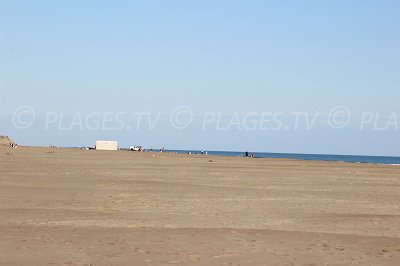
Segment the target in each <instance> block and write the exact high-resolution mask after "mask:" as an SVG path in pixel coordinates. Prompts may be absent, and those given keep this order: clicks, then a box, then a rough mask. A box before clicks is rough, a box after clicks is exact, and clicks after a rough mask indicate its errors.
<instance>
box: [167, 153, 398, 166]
mask: <svg viewBox="0 0 400 266" xmlns="http://www.w3.org/2000/svg"><path fill="white" fill-rule="evenodd" d="M166 152H173V153H178V154H188V153H191V154H201V153H202V152H203V153H205V151H199V150H166ZM207 154H208V155H220V156H233V157H244V156H245V152H236V151H207ZM252 154H254V156H255V158H278V159H296V160H313V161H336V162H349V163H370V164H386V165H399V166H400V157H392V156H365V155H330V154H301V153H270V152H249V155H250V156H251V155H252Z"/></svg>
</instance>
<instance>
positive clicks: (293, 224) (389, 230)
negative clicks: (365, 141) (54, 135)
mask: <svg viewBox="0 0 400 266" xmlns="http://www.w3.org/2000/svg"><path fill="white" fill-rule="evenodd" d="M0 265H40V266H42V265H396V266H397V265H400V167H399V166H391V165H370V164H351V163H341V162H316V161H296V160H280V159H251V158H239V157H220V156H205V155H176V154H168V153H139V152H128V151H93V150H90V151H89V150H77V149H56V148H29V147H18V148H16V149H12V148H5V147H2V148H0Z"/></svg>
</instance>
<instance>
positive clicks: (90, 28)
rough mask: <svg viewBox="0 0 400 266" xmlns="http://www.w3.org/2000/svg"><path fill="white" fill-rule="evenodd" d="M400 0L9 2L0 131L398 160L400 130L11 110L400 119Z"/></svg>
mask: <svg viewBox="0 0 400 266" xmlns="http://www.w3.org/2000/svg"><path fill="white" fill-rule="evenodd" d="M399 32H400V2H399V1H115V2H111V1H11V0H10V1H1V2H0V89H1V99H0V104H1V107H0V108H1V109H0V110H1V115H2V116H1V121H2V123H1V124H0V133H4V134H9V135H11V136H14V138H15V139H16V140H17V141H18V142H19V143H23V144H33V145H41V144H50V143H52V144H56V145H67V146H77V145H91V144H93V142H94V140H96V139H98V138H112V139H118V140H120V142H121V143H122V144H123V145H125V146H128V145H131V144H142V145H144V146H147V147H150V146H153V147H160V146H165V147H168V148H198V149H209V150H213V149H224V150H243V149H249V150H258V151H273V152H305V153H342V154H381V155H400V144H399V143H400V141H399V137H400V131H398V130H384V131H382V130H381V131H373V130H369V131H368V130H367V131H365V130H364V131H360V130H358V129H357V121H355V122H354V124H353V126H350V127H348V128H346V129H343V130H332V129H330V128H328V127H324V125H323V124H321V125H318V126H317V127H316V128H315V129H314V130H311V131H301V130H300V131H294V130H288V131H282V130H281V131H276V132H265V131H250V132H249V131H243V130H241V131H240V130H239V131H235V130H233V131H232V130H228V131H224V132H220V131H217V130H206V131H199V130H198V128H197V129H196V127H195V126H193V127H190V128H187V129H186V130H179V131H177V130H172V129H170V128H168V126H167V125H160V126H159V127H157V128H156V130H139V131H135V130H120V131H112V132H110V131H107V132H104V131H96V130H80V129H78V130H72V131H71V132H66V131H60V130H47V131H45V130H43V125H42V124H40V123H35V124H34V126H33V127H32V128H30V129H24V130H18V129H16V128H14V127H13V126H12V124H11V122H10V121H11V117H12V114H13V112H14V111H15V110H16V109H17V108H18V107H19V106H21V105H27V106H31V107H33V108H34V109H35V111H36V113H37V115H38V116H42V117H43V116H45V115H46V112H49V111H50V112H66V113H69V114H74V113H76V112H82V113H90V112H92V111H96V112H145V111H148V112H152V113H153V114H156V113H157V112H162V113H168V112H170V111H171V110H172V109H173V108H174V107H176V106H179V105H186V106H189V107H190V108H191V109H192V110H193V112H194V113H195V114H196V115H198V116H199V117H201V115H202V114H203V113H204V112H208V111H214V112H222V113H224V114H225V115H227V116H229V115H230V114H232V113H234V112H240V113H246V112H285V113H290V112H300V111H308V112H320V113H323V114H325V115H326V114H327V113H328V112H329V110H330V109H331V108H332V107H334V106H337V105H344V106H347V107H349V108H350V109H351V110H352V112H355V113H361V112H365V111H367V112H379V113H381V114H382V117H385V116H386V117H387V116H388V115H389V114H390V113H393V112H396V113H397V114H398V116H399V117H398V118H399V119H400V104H399V102H400V101H399V100H400V74H399V73H400V34H399Z"/></svg>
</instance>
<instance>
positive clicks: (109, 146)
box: [96, 140, 118, 151]
mask: <svg viewBox="0 0 400 266" xmlns="http://www.w3.org/2000/svg"><path fill="white" fill-rule="evenodd" d="M96 150H103V151H116V150H118V141H113V140H98V141H96Z"/></svg>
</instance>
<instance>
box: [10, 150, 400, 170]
mask: <svg viewBox="0 0 400 266" xmlns="http://www.w3.org/2000/svg"><path fill="white" fill-rule="evenodd" d="M18 148H32V149H53V150H54V149H58V150H78V151H88V152H130V153H138V154H141V153H146V154H154V155H156V154H170V155H179V156H188V157H189V158H190V157H196V156H198V157H204V158H209V157H210V158H211V157H215V158H225V157H228V158H243V159H249V160H252V159H256V160H267V161H279V160H284V161H294V162H322V163H344V164H350V165H370V166H395V167H398V166H400V163H395V164H391V163H378V162H377V163H373V162H352V161H343V160H323V159H301V158H281V157H254V158H251V157H245V156H233V155H223V154H212V153H213V152H215V151H209V153H211V154H208V155H205V154H197V153H196V154H185V153H178V152H176V151H182V152H184V151H185V150H165V151H163V152H159V151H148V150H145V151H143V152H139V151H130V150H129V149H119V150H116V151H107V150H95V149H93V150H87V149H86V147H58V146H51V147H46V146H18ZM10 149H13V148H10ZM272 154H279V153H272ZM295 155H297V154H295ZM306 155H320V154H306ZM344 156H357V155H344ZM362 157H384V158H385V157H391V158H398V157H393V156H364V155H362ZM399 158H400V157H399Z"/></svg>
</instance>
